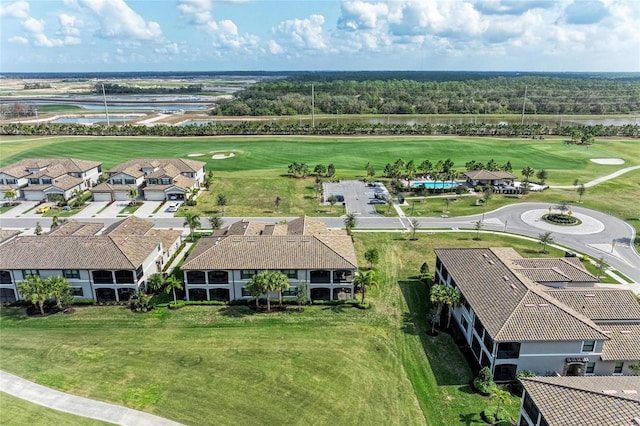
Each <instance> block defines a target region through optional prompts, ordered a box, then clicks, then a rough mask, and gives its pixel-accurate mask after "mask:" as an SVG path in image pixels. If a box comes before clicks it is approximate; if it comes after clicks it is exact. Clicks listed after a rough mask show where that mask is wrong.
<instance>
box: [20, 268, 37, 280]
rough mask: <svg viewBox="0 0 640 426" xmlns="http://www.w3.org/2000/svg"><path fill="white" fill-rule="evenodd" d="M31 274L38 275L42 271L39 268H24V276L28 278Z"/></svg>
mask: <svg viewBox="0 0 640 426" xmlns="http://www.w3.org/2000/svg"><path fill="white" fill-rule="evenodd" d="M29 275H34V276H36V277H39V276H40V273H39V272H38V270H37V269H23V270H22V276H23V277H25V278H27V277H28V276H29Z"/></svg>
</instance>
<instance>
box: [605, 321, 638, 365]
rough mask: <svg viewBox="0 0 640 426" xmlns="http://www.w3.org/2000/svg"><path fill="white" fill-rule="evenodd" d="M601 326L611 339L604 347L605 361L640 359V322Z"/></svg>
mask: <svg viewBox="0 0 640 426" xmlns="http://www.w3.org/2000/svg"><path fill="white" fill-rule="evenodd" d="M600 328H601V329H602V330H603V331H604V333H605V334H606V335H607V336H609V338H610V339H611V340H607V341H606V342H605V344H604V347H603V348H602V360H603V361H635V362H637V361H638V360H640V323H638V324H601V325H600Z"/></svg>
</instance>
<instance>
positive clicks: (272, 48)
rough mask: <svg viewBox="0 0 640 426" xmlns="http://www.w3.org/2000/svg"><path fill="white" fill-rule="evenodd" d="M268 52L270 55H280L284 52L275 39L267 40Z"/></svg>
mask: <svg viewBox="0 0 640 426" xmlns="http://www.w3.org/2000/svg"><path fill="white" fill-rule="evenodd" d="M269 53H271V54H272V55H280V54H282V53H284V49H283V48H282V46H280V45H279V44H278V42H277V41H275V40H269Z"/></svg>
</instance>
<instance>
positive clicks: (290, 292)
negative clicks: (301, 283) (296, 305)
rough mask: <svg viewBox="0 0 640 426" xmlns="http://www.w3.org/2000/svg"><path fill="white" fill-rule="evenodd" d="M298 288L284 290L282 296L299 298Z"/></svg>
mask: <svg viewBox="0 0 640 426" xmlns="http://www.w3.org/2000/svg"><path fill="white" fill-rule="evenodd" d="M297 295H298V288H297V287H289V288H288V289H286V290H282V296H297Z"/></svg>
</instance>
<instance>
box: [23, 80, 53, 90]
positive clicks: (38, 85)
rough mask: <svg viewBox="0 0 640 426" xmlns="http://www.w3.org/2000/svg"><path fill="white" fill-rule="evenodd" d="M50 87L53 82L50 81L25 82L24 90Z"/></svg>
mask: <svg viewBox="0 0 640 426" xmlns="http://www.w3.org/2000/svg"><path fill="white" fill-rule="evenodd" d="M50 88H51V84H49V83H40V82H35V83H25V84H24V90H34V89H50Z"/></svg>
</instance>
